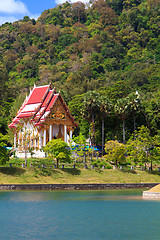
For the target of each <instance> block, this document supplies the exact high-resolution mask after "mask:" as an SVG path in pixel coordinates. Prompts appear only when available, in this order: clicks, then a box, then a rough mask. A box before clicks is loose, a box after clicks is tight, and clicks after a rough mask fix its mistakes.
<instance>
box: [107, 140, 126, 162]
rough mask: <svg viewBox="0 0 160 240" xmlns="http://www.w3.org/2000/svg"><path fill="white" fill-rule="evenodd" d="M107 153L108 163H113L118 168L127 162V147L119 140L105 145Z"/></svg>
mask: <svg viewBox="0 0 160 240" xmlns="http://www.w3.org/2000/svg"><path fill="white" fill-rule="evenodd" d="M105 151H106V153H107V155H106V156H105V157H106V159H107V161H113V162H114V163H115V165H116V166H118V163H123V162H125V151H126V149H125V146H124V144H122V143H119V142H118V141H117V140H115V141H113V140H111V141H107V142H106V144H105Z"/></svg>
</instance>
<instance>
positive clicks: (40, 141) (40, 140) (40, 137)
mask: <svg viewBox="0 0 160 240" xmlns="http://www.w3.org/2000/svg"><path fill="white" fill-rule="evenodd" d="M41 148H42V136H41V135H39V149H41Z"/></svg>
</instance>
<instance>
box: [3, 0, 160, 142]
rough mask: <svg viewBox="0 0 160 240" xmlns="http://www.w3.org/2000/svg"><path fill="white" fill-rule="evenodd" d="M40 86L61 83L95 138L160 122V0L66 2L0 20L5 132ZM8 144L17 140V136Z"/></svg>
mask: <svg viewBox="0 0 160 240" xmlns="http://www.w3.org/2000/svg"><path fill="white" fill-rule="evenodd" d="M34 83H35V84H36V85H37V86H41V85H46V84H49V83H51V85H52V87H55V88H56V90H57V91H60V92H61V94H62V96H63V98H64V99H65V101H66V103H67V104H68V106H69V109H70V112H71V114H72V115H73V116H74V118H75V120H76V122H77V123H78V127H77V129H76V130H75V132H74V134H75V136H77V135H79V133H81V134H82V135H84V136H85V137H86V138H88V137H89V134H90V135H91V136H92V143H94V144H96V145H102V144H103V145H104V143H105V142H106V141H109V140H118V141H119V142H123V143H125V141H127V140H128V139H129V138H130V137H131V135H132V134H133V133H134V131H135V130H136V129H138V127H141V126H142V125H144V126H145V127H147V129H149V131H150V136H152V137H153V136H155V135H157V134H159V130H160V2H159V0H106V1H105V0H97V1H91V2H90V3H88V4H86V5H85V4H84V3H82V2H76V3H70V2H66V3H64V4H62V5H57V6H56V7H55V8H53V9H48V10H46V11H44V12H43V13H42V14H41V16H40V17H39V18H38V19H37V20H34V19H30V18H29V17H28V16H24V18H23V19H22V20H19V21H17V22H14V23H5V24H3V25H1V26H0V133H1V138H4V137H5V135H10V136H12V135H11V132H10V130H9V129H8V123H10V122H11V119H12V118H13V117H14V116H15V115H16V112H17V110H18V109H19V107H20V105H21V104H22V102H23V100H24V99H25V96H26V94H29V91H30V89H31V88H32V87H33V85H34ZM7 144H10V145H12V137H10V140H9V141H8V143H7Z"/></svg>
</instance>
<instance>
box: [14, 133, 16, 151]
mask: <svg viewBox="0 0 160 240" xmlns="http://www.w3.org/2000/svg"><path fill="white" fill-rule="evenodd" d="M16 142H17V136H16V133H15V134H14V150H16Z"/></svg>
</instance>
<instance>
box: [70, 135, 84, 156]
mask: <svg viewBox="0 0 160 240" xmlns="http://www.w3.org/2000/svg"><path fill="white" fill-rule="evenodd" d="M72 140H73V142H74V143H76V145H75V146H74V145H72V142H71V147H72V148H73V149H74V150H73V151H74V152H76V153H77V154H78V156H80V157H82V156H84V155H85V154H86V152H87V150H86V139H85V137H84V136H83V135H82V134H81V133H80V134H79V136H77V137H73V139H72Z"/></svg>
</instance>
